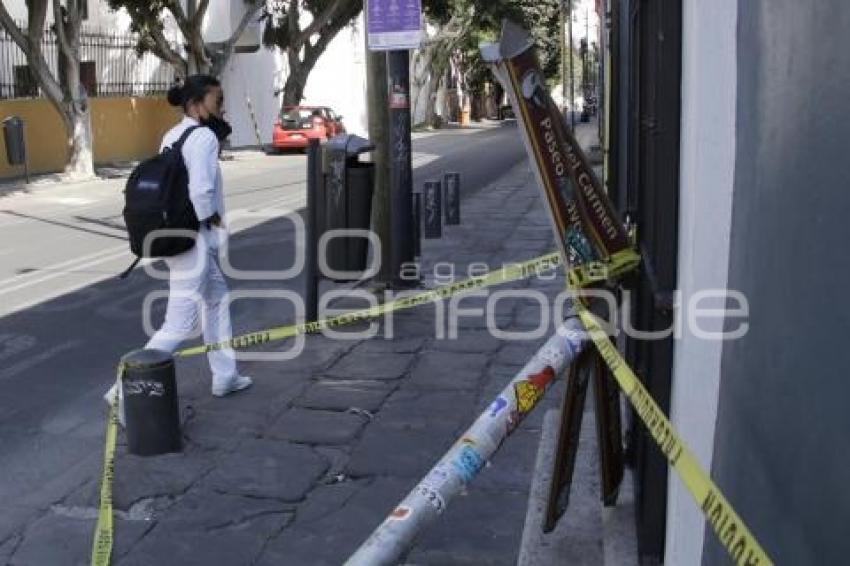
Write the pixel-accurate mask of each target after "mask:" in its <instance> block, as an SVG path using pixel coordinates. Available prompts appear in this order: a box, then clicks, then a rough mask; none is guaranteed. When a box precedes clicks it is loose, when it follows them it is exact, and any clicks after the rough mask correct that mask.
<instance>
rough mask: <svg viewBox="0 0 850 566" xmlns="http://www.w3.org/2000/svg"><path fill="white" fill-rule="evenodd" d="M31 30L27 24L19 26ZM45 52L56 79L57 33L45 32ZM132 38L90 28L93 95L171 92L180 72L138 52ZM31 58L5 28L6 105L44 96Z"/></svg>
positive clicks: (0, 60)
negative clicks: (172, 84)
mask: <svg viewBox="0 0 850 566" xmlns="http://www.w3.org/2000/svg"><path fill="white" fill-rule="evenodd" d="M18 25H19V27H21V28H23V29H25V27H24V24H21V23H20V22H19V23H18ZM41 43H42V45H41V47H42V51H43V53H44V58H45V59H46V60H47V64H48V66H49V67H50V70H51V72H52V73H53V75H54V76H57V71H58V70H59V66H60V65H62V64H63V63H64V62H60V58H59V57H58V49H57V39H56V32H55V31H54V30H53V29H51V28H48V29H45V32H44V37H43V39H42V42H41ZM136 44H137V37H136V35H135V34H132V33H120V32H113V31H104V30H101V29H97V28H91V27H86V26H84V27H83V29H82V30H81V32H80V61H81V62H80V76H81V79H82V83H83V85H84V86H85V87H86V90H87V92H88V94H89V96H140V95H149V94H160V93H164V92H166V91H167V90H168V87H169V86H170V85H171V82H172V81H173V79H174V69H173V68H172V67H171V65H169V64H167V63H165V62H163V61H162V60H161V59H159V58H158V57H156V56H155V55H153V54H152V53H145V54H143V55H141V56H139V54H138V53H137V52H136ZM42 95H43V94H42V92H41V89H40V88H39V87H38V82H37V81H36V80H35V77H34V75H33V74H32V72H31V71H30V68H29V65H28V63H27V59H26V56H25V55H24V53H23V51H21V49H20V48H19V47H18V45H17V44H16V43H15V42H14V41H13V40H12V37H11V36H10V35H9V33H8V32H7V31H6V30H5V29H0V100H6V99H11V98H37V97H40V96H42Z"/></svg>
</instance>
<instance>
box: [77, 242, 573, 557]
mask: <svg viewBox="0 0 850 566" xmlns="http://www.w3.org/2000/svg"><path fill="white" fill-rule="evenodd" d="M560 264H561V255H560V254H559V253H557V252H556V253H550V254H547V255H544V256H540V257H537V258H534V259H532V260H529V261H525V262H520V263H515V264H508V265H505V266H504V267H502V268H501V269H497V270H495V271H491V272H490V273H487V274H485V275H481V276H478V277H471V278H469V279H466V280H464V281H460V282H458V283H451V284H449V285H444V286H441V287H437V288H436V289H431V290H428V291H422V292H420V293H415V294H413V295H409V296H406V297H400V298H398V299H396V300H394V301H391V302H388V303H384V304H382V305H378V306H375V307H372V308H368V309H362V310H357V311H352V312H350V313H344V314H341V315H338V316H334V317H330V318H325V319H321V320H317V321H313V322H307V323H303V324H295V325H289V326H280V327H277V328H271V329H269V330H262V331H259V332H252V333H250V334H245V335H243V336H238V337H236V338H233V339H231V340H228V341H226V342H221V343H218V344H203V345H201V346H194V347H191V348H186V349H183V350H180V351H178V352H175V354H174V356H175V357H181V358H187V357H191V356H197V355H200V354H205V353H207V352H210V351H213V350H221V349H224V348H233V349H240V348H250V347H253V346H258V345H260V344H267V343H269V342H276V341H279V340H285V339H287V338H292V337H294V336H297V335H299V334H315V333H318V332H321V331H322V330H324V329H326V328H338V327H341V326H346V325H349V324H355V323H358V322H363V321H367V320H372V319H374V318H377V317H379V316H382V315H384V314H386V313H389V312H394V311H399V310H404V309H409V308H413V307H417V306H420V305H425V304H429V303H434V302H437V301H441V300H443V299H447V298H449V297H452V296H453V295H457V294H460V293H465V292H468V291H474V290H476V289H484V288H487V287H492V286H494V285H501V284H504V283H510V282H512V281H519V280H522V279H527V278H529V277H531V276H533V275H539V274H541V273H545V272H547V271H550V270H552V269H554V268H555V267H558V266H559V265H560ZM583 269H584V268H580V270H582V271H581V273H580V274H579V273H578V272H576V273H572V272H571V276H572V277H579V278H586V277H588V274H586V273H584V271H583ZM118 371H119V373H118V380H119V381H120V379H121V371H122V370H121V368H119V370H118ZM117 396H118V393H117V388H116V397H115V399H114V400H113V403H112V406H111V408H110V410H109V421H108V424H107V428H106V448H105V449H104V462H103V476H102V477H101V488H100V509H99V512H98V518H97V526H96V528H95V536H94V542H93V545H92V559H91V564H92V566H109V561H110V556H111V554H112V543H113V538H114V537H113V530H114V525H113V520H112V519H113V518H112V480H113V478H114V474H115V443H116V440H117V437H118V416H117V406H118V398H117Z"/></svg>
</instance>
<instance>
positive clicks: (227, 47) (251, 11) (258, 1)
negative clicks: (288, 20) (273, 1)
mask: <svg viewBox="0 0 850 566" xmlns="http://www.w3.org/2000/svg"><path fill="white" fill-rule="evenodd" d="M264 4H265V1H264V0H254V1H253V2H252V3H251V4H249V5H248V6H246V7H245V13H244V14H243V15H242V19H241V20H240V21H239V25H238V26H236V30H234V32H233V33H232V34H231V35H230V37H229V38H228V39H227V41H225V42H224V45H223V46H222V49H221V52H220V53H219V55H218V57H216V60H215V63H214V64H213V69H212V74H213V76H216V77H217V76H218V75H220V74H221V72H222V71H223V70H224V68H225V67H226V66H227V62H228V61H229V60H230V57H231V56H232V55H233V49H234V47H235V45H236V42H237V41H239V38H240V37H242V34H243V33H245V28H246V27H248V24H249V23H250V21H251V19H252V18H253V17H254V16H256V14H257V12H259V11H260V8H262V7H263V5H264Z"/></svg>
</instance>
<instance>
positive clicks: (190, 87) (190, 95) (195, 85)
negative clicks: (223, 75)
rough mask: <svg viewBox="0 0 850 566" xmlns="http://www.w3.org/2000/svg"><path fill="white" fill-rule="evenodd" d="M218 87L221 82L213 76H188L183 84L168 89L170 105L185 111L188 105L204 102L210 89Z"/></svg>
mask: <svg viewBox="0 0 850 566" xmlns="http://www.w3.org/2000/svg"><path fill="white" fill-rule="evenodd" d="M216 86H221V82H220V81H219V80H218V79H217V78H215V77H213V76H211V75H191V76H188V77H186V79H185V80H183V82H182V83H177V84H175V85H174V86H172V87H171V88H170V89H168V95H167V97H168V103H169V104H170V105H172V106H180V107H182V108H183V109H184V110H185V109H186V104H188V103H190V102H197V101H199V100H202V99H203V98H204V97H205V96H206V95H207V93H208V92H209V91H210V89H211V88H212V87H216Z"/></svg>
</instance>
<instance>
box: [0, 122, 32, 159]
mask: <svg viewBox="0 0 850 566" xmlns="http://www.w3.org/2000/svg"><path fill="white" fill-rule="evenodd" d="M3 139H4V141H5V142H6V160H7V161H8V162H9V165H24V164H25V163H26V161H27V150H26V146H25V144H24V121H23V120H22V119H21V118H20V117H18V116H11V117H9V118H6V119H5V120H3Z"/></svg>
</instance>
